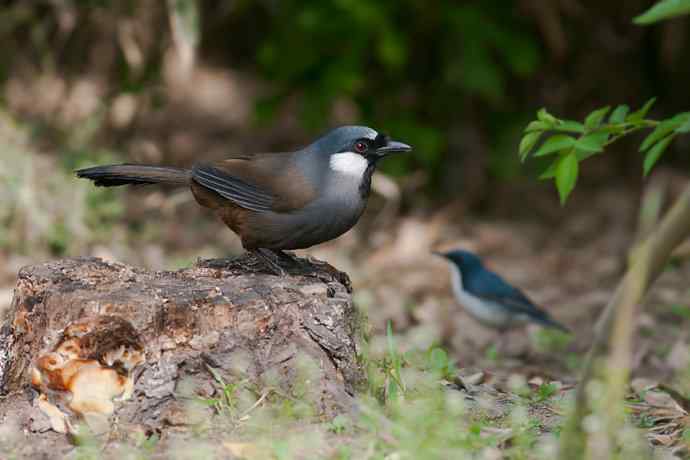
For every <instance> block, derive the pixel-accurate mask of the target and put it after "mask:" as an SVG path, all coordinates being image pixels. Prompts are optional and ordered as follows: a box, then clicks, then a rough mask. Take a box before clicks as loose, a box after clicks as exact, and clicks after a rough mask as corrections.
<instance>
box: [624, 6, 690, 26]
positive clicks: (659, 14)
mask: <svg viewBox="0 0 690 460" xmlns="http://www.w3.org/2000/svg"><path fill="white" fill-rule="evenodd" d="M688 13H690V0H661V1H660V2H658V3H656V4H655V5H654V6H652V7H651V8H650V9H648V10H647V11H645V12H644V13H642V14H641V15H639V16H637V17H636V18H635V19H634V20H633V21H634V22H635V24H640V25H647V24H653V23H655V22H658V21H661V20H664V19H671V18H674V17H676V16H682V15H685V14H688Z"/></svg>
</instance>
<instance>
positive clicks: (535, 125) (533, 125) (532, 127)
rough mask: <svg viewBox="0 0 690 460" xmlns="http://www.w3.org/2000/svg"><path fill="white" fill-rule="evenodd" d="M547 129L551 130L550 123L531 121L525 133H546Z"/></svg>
mask: <svg viewBox="0 0 690 460" xmlns="http://www.w3.org/2000/svg"><path fill="white" fill-rule="evenodd" d="M547 129H551V125H550V124H548V123H544V122H543V121H536V120H535V121H530V122H529V124H528V125H527V127H526V128H525V132H526V133H529V132H532V131H546V130H547Z"/></svg>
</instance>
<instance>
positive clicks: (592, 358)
mask: <svg viewBox="0 0 690 460" xmlns="http://www.w3.org/2000/svg"><path fill="white" fill-rule="evenodd" d="M688 235H690V186H687V187H686V188H685V190H684V191H683V193H682V194H681V195H680V196H679V197H678V198H677V199H676V201H675V203H674V204H673V207H672V208H671V209H670V210H669V211H668V213H666V215H665V216H664V218H663V219H662V221H661V222H660V223H659V225H657V226H656V228H655V229H654V230H652V232H651V234H650V235H649V237H647V238H646V239H645V241H644V242H643V243H642V244H641V245H640V246H639V248H637V249H636V250H635V251H634V254H633V257H632V265H631V266H630V268H629V269H628V271H627V272H626V274H625V276H624V277H623V279H622V280H621V282H620V283H619V284H618V287H617V288H616V291H615V292H614V294H613V297H612V298H611V300H610V301H609V303H608V305H607V306H606V308H605V309H604V311H603V312H602V313H601V316H600V317H599V320H598V321H597V324H596V326H595V335H594V340H593V342H592V346H591V348H590V350H589V352H588V354H587V357H586V360H585V363H584V368H583V371H582V376H581V380H580V384H579V385H578V388H577V391H576V396H575V409H574V411H573V413H572V414H571V415H570V417H569V418H568V420H567V421H566V424H565V426H564V429H563V434H562V435H561V445H560V452H559V458H560V459H561V460H575V459H579V458H582V456H583V453H584V447H585V441H586V439H585V435H584V432H583V430H582V420H583V419H584V417H585V415H587V412H588V400H587V392H586V390H587V385H588V384H589V382H590V381H591V380H592V378H593V376H594V368H595V364H596V360H597V357H598V356H600V355H601V354H602V353H603V351H604V350H605V348H606V344H607V343H610V345H611V348H612V353H611V356H610V358H609V361H608V364H609V365H610V366H611V368H612V370H613V372H612V373H611V374H612V375H613V376H609V378H608V383H609V385H610V386H611V388H609V391H612V393H610V395H611V396H610V401H609V404H620V403H621V402H622V396H623V394H624V392H625V388H626V386H627V378H628V372H629V366H630V350H631V344H632V334H633V332H634V325H635V323H634V318H635V312H636V308H635V307H636V306H637V304H639V302H640V301H641V300H642V297H643V296H644V294H645V293H646V291H647V289H648V287H649V286H650V285H651V284H652V283H653V282H654V281H655V280H656V278H657V277H658V276H659V275H660V274H661V272H662V271H663V269H664V267H665V266H666V263H667V262H668V260H669V258H670V256H671V252H672V251H673V249H675V248H676V247H677V246H678V245H680V244H681V243H682V242H683V241H684V240H685V238H687V237H688ZM614 320H615V324H614ZM609 335H611V339H610V341H608V340H607V338H608V337H609ZM619 366H620V367H619ZM614 396H615V397H616V399H615V400H614ZM616 425H617V424H616V423H613V424H610V425H609V428H613V427H614V426H616ZM614 446H615V444H613V445H612V448H613V447H614Z"/></svg>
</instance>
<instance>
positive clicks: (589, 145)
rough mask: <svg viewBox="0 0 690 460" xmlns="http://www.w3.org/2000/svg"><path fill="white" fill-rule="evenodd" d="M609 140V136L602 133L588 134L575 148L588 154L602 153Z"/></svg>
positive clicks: (579, 140)
mask: <svg viewBox="0 0 690 460" xmlns="http://www.w3.org/2000/svg"><path fill="white" fill-rule="evenodd" d="M608 138H609V135H608V134H607V133H602V132H595V133H591V134H587V135H586V136H583V137H581V138H580V139H578V140H577V142H575V148H577V149H580V150H584V151H587V152H601V151H602V150H604V144H605V143H606V141H607V140H608Z"/></svg>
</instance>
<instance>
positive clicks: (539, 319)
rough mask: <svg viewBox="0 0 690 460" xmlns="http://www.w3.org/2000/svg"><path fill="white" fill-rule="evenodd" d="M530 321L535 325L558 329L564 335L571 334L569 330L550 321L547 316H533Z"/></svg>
mask: <svg viewBox="0 0 690 460" xmlns="http://www.w3.org/2000/svg"><path fill="white" fill-rule="evenodd" d="M532 319H533V320H534V322H535V323H537V324H541V325H542V326H546V327H552V328H554V329H558V330H559V331H561V332H565V333H566V334H570V333H571V332H572V331H571V330H570V329H568V328H567V327H565V326H564V325H562V324H561V323H559V322H558V321H556V320H554V319H552V318H551V317H550V316H549V315H540V316H533V317H532Z"/></svg>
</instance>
